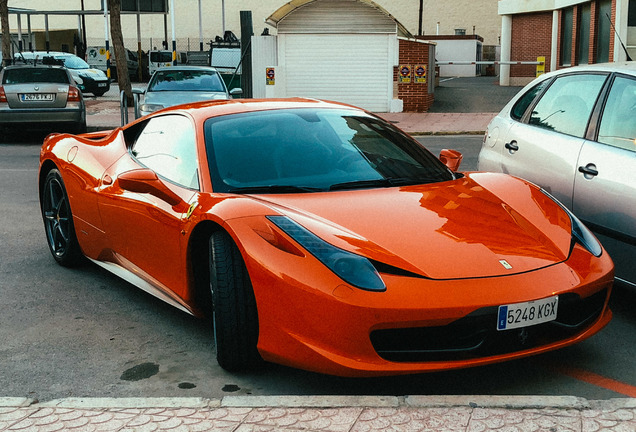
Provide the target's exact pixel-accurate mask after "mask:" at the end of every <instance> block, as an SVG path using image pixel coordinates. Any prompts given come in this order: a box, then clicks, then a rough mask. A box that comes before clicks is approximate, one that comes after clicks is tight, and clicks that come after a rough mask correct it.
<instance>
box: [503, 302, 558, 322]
mask: <svg viewBox="0 0 636 432" xmlns="http://www.w3.org/2000/svg"><path fill="white" fill-rule="evenodd" d="M558 305H559V296H554V297H548V298H545V299H541V300H536V301H531V302H525V303H515V304H509V305H502V306H499V314H498V319H497V330H510V329H514V328H519V327H529V326H533V325H536V324H541V323H545V322H548V321H554V320H555V319H556V317H557V307H558Z"/></svg>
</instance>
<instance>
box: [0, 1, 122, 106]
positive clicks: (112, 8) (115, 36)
mask: <svg viewBox="0 0 636 432" xmlns="http://www.w3.org/2000/svg"><path fill="white" fill-rule="evenodd" d="M0 1H4V0H0ZM108 11H109V13H110V37H111V38H112V42H113V50H114V54H115V61H116V66H117V84H118V85H119V91H121V90H124V92H125V93H126V98H127V99H128V106H131V105H132V103H133V97H132V87H131V85H130V76H128V56H127V55H126V49H125V48H124V35H123V34H122V31H121V0H108Z"/></svg>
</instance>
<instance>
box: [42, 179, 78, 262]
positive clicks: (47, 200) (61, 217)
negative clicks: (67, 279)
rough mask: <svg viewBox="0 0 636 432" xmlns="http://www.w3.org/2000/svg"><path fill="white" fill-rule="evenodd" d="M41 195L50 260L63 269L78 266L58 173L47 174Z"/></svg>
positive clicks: (76, 245) (65, 196)
mask: <svg viewBox="0 0 636 432" xmlns="http://www.w3.org/2000/svg"><path fill="white" fill-rule="evenodd" d="M41 196H42V219H43V220H44V231H45V232H46V240H47V242H48V244H49V249H50V250H51V254H52V255H53V258H55V261H57V262H58V264H60V265H63V266H65V267H73V266H76V265H78V264H80V263H81V261H82V256H83V255H82V251H81V249H80V246H79V243H78V241H77V237H76V235H75V226H74V225H73V215H72V214H71V206H70V204H69V202H68V195H67V193H66V188H65V187H64V181H63V180H62V176H61V175H60V172H59V171H58V170H56V169H53V170H51V171H49V173H48V174H47V176H46V180H45V181H44V186H43V188H42V191H41Z"/></svg>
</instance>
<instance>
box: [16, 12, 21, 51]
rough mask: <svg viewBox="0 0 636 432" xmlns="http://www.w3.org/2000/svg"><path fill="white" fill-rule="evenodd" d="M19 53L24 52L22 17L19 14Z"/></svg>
mask: <svg viewBox="0 0 636 432" xmlns="http://www.w3.org/2000/svg"><path fill="white" fill-rule="evenodd" d="M17 18H18V52H22V15H20V14H18V16H17Z"/></svg>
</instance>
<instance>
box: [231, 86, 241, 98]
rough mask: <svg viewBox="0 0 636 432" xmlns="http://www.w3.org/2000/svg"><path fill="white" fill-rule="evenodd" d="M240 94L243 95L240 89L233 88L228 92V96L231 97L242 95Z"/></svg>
mask: <svg viewBox="0 0 636 432" xmlns="http://www.w3.org/2000/svg"><path fill="white" fill-rule="evenodd" d="M242 94H243V89H242V88H239V87H236V88H233V89H232V90H230V95H231V96H239V95H242Z"/></svg>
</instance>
